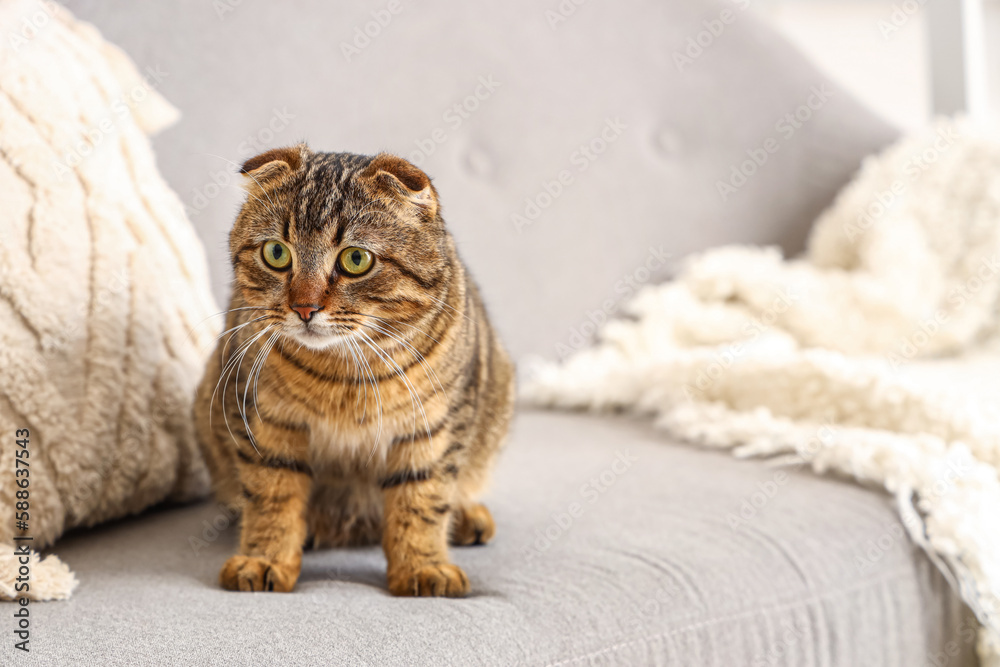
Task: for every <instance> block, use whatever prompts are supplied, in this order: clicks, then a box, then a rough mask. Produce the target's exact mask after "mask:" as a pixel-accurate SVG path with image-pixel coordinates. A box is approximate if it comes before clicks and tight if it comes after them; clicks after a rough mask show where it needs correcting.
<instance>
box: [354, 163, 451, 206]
mask: <svg viewBox="0 0 1000 667" xmlns="http://www.w3.org/2000/svg"><path fill="white" fill-rule="evenodd" d="M361 176H362V177H364V178H368V179H371V181H373V182H374V183H375V184H376V186H377V187H379V188H380V189H382V190H389V191H390V192H395V193H397V194H399V195H401V196H402V197H403V198H404V199H406V200H407V201H409V202H410V203H412V204H415V205H416V206H419V207H420V208H421V209H423V210H424V211H426V212H427V213H429V214H430V215H431V216H432V217H433V216H434V214H435V213H437V208H438V203H437V192H436V191H435V190H434V186H433V185H431V179H430V178H429V177H428V176H427V174H425V173H424V172H423V171H421V170H420V169H419V168H418V167H415V166H414V165H413V164H411V163H410V162H407V161H406V160H404V159H403V158H401V157H398V156H396V155H391V154H389V153H379V154H378V155H376V156H375V158H374V159H373V160H372V161H371V164H369V165H368V166H367V167H365V170H364V171H363V172H361Z"/></svg>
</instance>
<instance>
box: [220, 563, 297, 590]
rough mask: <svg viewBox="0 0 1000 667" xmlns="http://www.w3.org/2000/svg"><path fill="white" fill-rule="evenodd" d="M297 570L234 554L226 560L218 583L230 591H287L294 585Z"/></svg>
mask: <svg viewBox="0 0 1000 667" xmlns="http://www.w3.org/2000/svg"><path fill="white" fill-rule="evenodd" d="M298 578H299V572H298V570H294V571H293V570H292V568H290V567H288V566H287V565H281V564H280V563H272V562H271V561H269V560H267V559H265V558H258V557H257V556H241V555H238V554H237V555H236V556H233V557H232V558H230V559H229V560H228V561H226V564H225V565H223V566H222V571H221V572H220V573H219V583H220V584H222V587H223V588H225V589H226V590H230V591H274V592H276V593H287V592H288V591H290V590H292V588H294V587H295V582H296V581H297V580H298Z"/></svg>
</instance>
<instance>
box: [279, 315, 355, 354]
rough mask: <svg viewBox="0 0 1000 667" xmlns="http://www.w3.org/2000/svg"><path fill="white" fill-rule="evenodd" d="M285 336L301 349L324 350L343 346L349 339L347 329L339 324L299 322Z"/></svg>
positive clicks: (349, 333)
mask: <svg viewBox="0 0 1000 667" xmlns="http://www.w3.org/2000/svg"><path fill="white" fill-rule="evenodd" d="M290 328H291V331H287V332H286V335H287V336H288V337H289V338H291V339H292V340H294V341H295V342H297V343H300V344H302V346H303V347H308V348H309V349H312V350H325V349H329V348H332V347H337V346H339V345H343V344H345V343H346V342H347V341H348V339H350V338H351V335H352V334H351V332H350V330H349V329H348V328H347V327H344V326H343V325H339V324H318V323H311V322H309V323H305V322H300V323H297V324H295V325H293V326H292V327H290Z"/></svg>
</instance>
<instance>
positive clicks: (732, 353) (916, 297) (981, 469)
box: [522, 121, 1000, 667]
mask: <svg viewBox="0 0 1000 667" xmlns="http://www.w3.org/2000/svg"><path fill="white" fill-rule="evenodd" d="M998 307H1000V144H998V143H996V142H995V141H993V140H992V139H990V138H987V137H984V136H981V135H980V134H978V133H977V132H976V131H974V130H973V129H972V128H970V127H968V126H966V125H965V124H964V123H962V122H957V121H940V122H938V123H937V124H936V125H935V126H934V127H932V128H930V129H928V130H927V131H925V132H923V133H920V134H918V135H917V136H913V137H911V138H908V139H905V140H903V141H902V142H900V143H899V144H898V145H896V146H894V147H892V148H890V149H889V150H887V151H885V152H884V153H883V154H882V155H879V156H877V157H872V158H869V159H868V160H866V162H865V163H864V165H863V167H862V169H861V171H860V172H859V174H858V176H857V177H856V178H855V180H854V182H853V183H852V184H851V185H849V186H848V187H847V188H846V189H845V190H844V191H843V192H842V193H841V195H840V196H839V198H838V199H837V201H836V203H835V204H834V205H833V206H832V207H831V208H830V209H829V210H828V211H826V212H825V213H824V214H823V215H822V216H821V217H820V218H819V220H818V221H817V222H816V224H815V227H814V229H813V231H812V234H811V237H810V241H809V245H808V250H807V252H806V254H805V256H804V257H803V258H801V259H796V260H791V261H788V260H784V259H782V257H781V255H780V253H779V252H778V251H776V250H774V249H770V248H757V247H723V248H719V249H716V250H711V251H708V252H706V253H704V254H701V255H699V256H695V257H692V258H691V259H690V260H689V261H688V263H687V264H686V266H685V268H684V269H683V271H682V272H681V273H680V275H679V276H678V277H677V278H676V279H675V280H673V281H671V282H668V283H666V284H663V285H659V286H653V287H648V288H646V289H645V290H644V291H642V292H641V293H640V294H638V295H637V296H636V298H635V299H634V301H633V302H632V303H631V304H630V305H629V306H628V308H627V309H626V310H627V312H628V314H629V315H631V316H634V318H635V319H634V320H629V321H613V322H611V323H609V324H608V325H607V326H606V327H605V328H604V329H603V331H602V332H601V336H600V341H599V343H598V344H597V345H596V346H595V347H593V348H590V349H586V350H583V351H581V352H579V353H577V354H576V355H574V356H573V357H571V358H570V359H569V360H568V361H566V362H565V363H564V364H561V365H557V364H540V365H538V366H537V367H536V368H534V369H532V370H531V371H529V375H530V377H531V378H532V379H531V381H529V382H528V383H527V386H526V387H525V389H524V391H523V392H522V394H523V397H524V399H525V400H526V401H527V402H528V403H532V404H535V405H549V406H562V407H571V408H588V409H592V410H600V409H606V408H628V409H632V410H635V411H637V412H641V413H645V414H653V415H655V416H656V420H657V423H658V425H659V426H661V427H662V428H663V429H665V430H667V431H669V432H670V433H672V434H673V435H674V436H676V437H679V438H682V439H685V440H688V441H691V442H695V443H699V444H702V445H704V446H710V447H725V448H732V449H733V452H734V453H735V454H736V455H738V456H767V457H778V458H779V460H781V461H800V462H803V461H804V462H807V463H809V464H811V465H812V467H813V468H814V469H815V470H817V471H819V472H824V471H830V472H835V473H839V474H843V475H849V476H851V477H853V478H855V479H857V480H859V481H861V482H865V483H876V484H879V485H882V486H884V487H885V488H886V489H887V490H888V491H889V492H890V493H892V494H894V495H895V497H896V498H897V501H898V505H899V508H900V512H901V514H902V518H903V523H904V525H905V526H906V527H907V529H908V530H909V532H910V535H911V537H912V538H913V539H914V540H915V541H916V542H917V543H919V544H921V545H922V546H923V547H924V548H925V550H926V551H927V552H928V554H929V555H930V556H931V558H932V559H933V560H934V562H935V563H936V564H937V565H938V566H939V567H940V568H941V570H942V571H943V572H945V573H946V576H947V577H948V578H949V580H950V581H951V582H952V584H953V585H954V586H955V587H956V588H957V590H958V591H959V593H960V594H961V595H962V597H963V598H964V600H965V601H966V602H967V603H968V605H969V606H970V607H971V608H972V610H973V611H974V612H975V613H976V615H977V616H978V618H979V620H980V622H981V623H982V624H983V630H982V631H981V632H980V641H979V652H980V656H981V660H982V662H983V665H984V666H986V667H998V666H1000V598H998V592H1000V483H998V478H997V472H998V469H1000V411H998V406H1000V347H998V346H997V344H996V342H995V341H996V338H997V337H996V335H995V334H996V331H997V315H998Z"/></svg>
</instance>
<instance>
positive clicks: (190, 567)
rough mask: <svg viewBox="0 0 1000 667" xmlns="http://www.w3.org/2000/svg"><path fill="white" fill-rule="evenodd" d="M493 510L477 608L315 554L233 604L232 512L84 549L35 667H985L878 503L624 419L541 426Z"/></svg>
mask: <svg viewBox="0 0 1000 667" xmlns="http://www.w3.org/2000/svg"><path fill="white" fill-rule="evenodd" d="M487 503H488V505H489V506H490V507H491V509H492V511H493V514H494V517H495V518H496V521H497V526H498V532H497V537H496V539H495V541H494V542H493V543H491V544H490V545H488V546H486V547H466V548H460V549H456V550H454V558H455V560H456V562H457V563H458V564H460V565H461V566H462V567H463V568H465V570H466V572H467V573H468V574H469V577H470V580H471V582H472V588H473V594H472V595H471V597H469V598H468V599H464V600H446V599H399V598H393V597H391V596H390V595H389V594H388V593H387V591H386V589H385V571H384V568H385V561H384V559H383V557H382V554H381V552H380V551H379V550H378V549H377V548H368V549H354V550H334V551H314V552H308V553H307V554H306V556H305V561H304V568H303V574H302V578H301V580H300V582H299V584H298V586H297V588H296V589H295V591H294V592H292V593H291V594H275V593H254V594H246V593H230V592H226V591H223V590H221V589H220V588H219V586H218V584H217V580H216V579H217V576H218V571H219V568H220V567H221V565H222V563H223V562H224V561H225V559H226V558H227V557H228V556H229V555H230V554H231V553H232V552H233V550H234V549H235V543H236V536H237V535H236V533H237V531H236V530H235V529H234V527H233V526H232V524H231V522H230V518H229V517H228V516H227V515H226V513H225V512H224V511H223V510H220V509H219V507H218V506H216V505H214V504H203V505H198V506H191V507H184V508H179V509H169V510H161V511H159V512H155V513H152V514H148V515H146V516H144V517H142V518H140V519H131V520H125V521H121V522H119V523H116V524H113V525H110V526H107V527H102V528H98V529H96V530H92V531H88V532H78V533H74V534H72V535H70V536H68V537H67V538H66V539H65V540H64V541H63V542H62V543H61V545H60V554H61V555H62V556H63V557H64V559H65V560H66V561H67V562H68V563H69V564H70V565H71V567H73V568H74V569H75V570H76V571H77V572H78V573H79V574H80V578H81V580H82V583H81V584H80V587H79V589H78V591H77V594H76V595H75V596H74V597H73V599H71V600H70V601H68V602H64V603H59V604H46V605H36V606H33V607H32V614H33V619H34V620H33V628H34V630H33V633H34V634H33V635H32V637H33V642H37V643H33V644H32V646H33V653H32V656H34V657H35V658H36V659H39V660H41V662H39V663H38V664H75V665H107V664H138V663H142V662H146V663H148V664H164V665H166V664H192V663H195V662H196V663H198V664H253V665H272V664H297V665H313V664H316V665H318V664H324V665H329V664H333V665H357V664H371V665H414V664H433V665H485V664H490V665H494V664H503V665H515V664H517V665H539V666H541V665H550V666H554V665H588V664H633V665H639V664H642V665H699V666H701V665H705V666H719V667H731V666H733V665H750V666H752V667H757V666H758V665H787V666H790V667H791V666H794V667H810V666H813V665H824V666H828V667H839V666H842V667H856V666H857V665H866V666H873V667H877V666H893V667H912V666H913V665H923V664H928V663H929V664H939V663H935V662H933V660H934V659H939V660H941V661H946V662H947V664H948V665H949V667H957V666H959V665H963V664H974V663H970V662H969V661H970V660H972V655H973V654H974V632H973V629H974V627H975V626H974V624H973V622H972V620H971V618H966V617H965V616H964V614H965V613H966V612H963V611H962V609H963V608H962V607H961V605H960V604H959V603H958V602H957V600H956V598H955V596H954V595H953V594H952V592H951V590H950V589H949V587H948V586H947V585H946V584H945V582H944V581H943V580H942V578H941V576H940V575H939V574H938V573H937V572H936V571H935V570H934V569H933V567H932V566H931V565H930V563H929V562H928V560H927V559H926V558H925V557H924V556H923V554H922V553H920V552H919V551H918V550H917V548H916V547H914V546H913V545H912V544H911V543H910V542H909V540H907V539H906V537H905V535H904V531H903V528H902V526H901V525H900V523H899V522H898V520H897V518H896V516H895V513H894V511H893V509H892V507H891V504H890V502H889V500H888V499H887V497H885V496H884V495H883V494H881V493H879V492H877V491H874V490H866V489H863V488H860V487H858V486H856V485H854V484H851V483H846V482H839V481H836V480H831V479H825V478H818V477H814V476H812V475H811V474H808V473H805V472H799V471H795V470H788V469H779V468H773V467H768V466H767V465H765V464H763V463H761V462H758V461H740V460H736V459H733V458H731V457H730V456H729V455H728V454H725V453H717V452H711V451H705V450H700V449H695V448H691V447H687V446H684V445H680V444H674V443H664V442H663V440H662V436H661V435H660V434H658V433H655V432H654V431H652V429H650V428H649V427H647V426H645V425H642V424H639V423H637V422H635V421H632V420H627V419H624V418H602V417H591V416H584V415H575V414H558V413H556V414H549V413H531V412H529V413H524V414H521V415H520V416H519V417H518V421H517V423H516V425H515V429H514V434H513V437H512V442H511V443H510V445H509V447H508V450H507V451H506V452H505V454H504V455H503V457H502V459H501V464H500V467H499V470H498V472H497V475H496V479H495V487H494V490H493V491H492V493H491V494H490V496H489V498H488V500H487ZM213 524H214V525H213ZM2 650H3V651H4V652H8V653H9V652H10V651H12V649H11V646H10V642H5V643H4V646H3V649H2ZM2 655H3V656H5V657H4V658H3V659H0V662H4V663H6V656H7V653H4V654H2ZM193 656H197V658H196V659H195V658H194V657H193ZM940 664H943V662H942V663H940Z"/></svg>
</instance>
